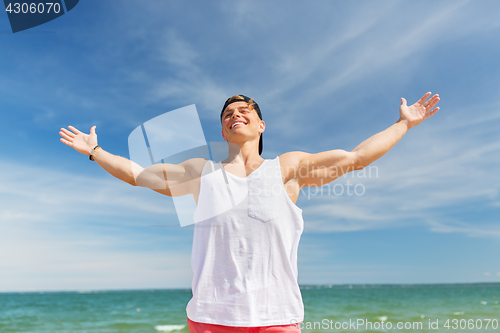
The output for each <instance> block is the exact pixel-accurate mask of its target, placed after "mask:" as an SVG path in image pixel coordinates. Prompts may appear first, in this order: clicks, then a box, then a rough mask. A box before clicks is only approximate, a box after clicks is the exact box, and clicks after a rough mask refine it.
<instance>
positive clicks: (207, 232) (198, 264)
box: [187, 157, 304, 327]
mask: <svg viewBox="0 0 500 333" xmlns="http://www.w3.org/2000/svg"><path fill="white" fill-rule="evenodd" d="M194 220H195V222H196V223H195V226H194V237H193V250H192V255H191V264H192V267H193V271H194V276H193V283H192V291H193V298H192V299H191V300H190V301H189V303H188V305H187V315H188V318H189V319H191V320H192V321H196V322H201V323H209V324H217V325H225V326H244V327H256V326H272V325H286V324H290V323H297V322H301V321H303V320H304V305H303V303H302V296H301V293H300V289H299V285H298V282H297V276H298V272H297V249H298V245H299V240H300V235H301V234H302V230H303V228H304V220H303V218H302V210H301V209H300V208H298V207H297V206H296V205H295V204H294V203H293V202H292V201H291V200H290V198H289V197H288V195H287V193H286V191H285V188H284V186H283V181H282V177H281V169H280V164H279V157H277V158H275V159H274V160H265V161H264V162H263V163H262V164H261V166H260V167H259V168H257V169H256V170H254V171H253V172H252V173H251V174H250V175H249V176H248V177H246V178H241V177H237V176H235V175H233V174H231V173H229V172H227V171H225V170H224V168H223V167H222V164H221V163H214V162H212V161H208V162H207V163H206V164H205V166H204V168H203V172H202V177H201V184H200V195H199V199H198V207H197V208H196V211H195V213H194Z"/></svg>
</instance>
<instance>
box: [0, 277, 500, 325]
mask: <svg viewBox="0 0 500 333" xmlns="http://www.w3.org/2000/svg"><path fill="white" fill-rule="evenodd" d="M301 291H302V296H303V299H304V304H305V309H306V316H305V320H304V322H303V323H302V327H303V328H302V332H305V333H309V332H311V333H312V332H399V331H402V332H499V333H500V323H499V322H500V304H499V301H500V284H460V285H453V284H449V285H353V286H346V285H342V286H336V285H333V286H331V285H330V286H302V287H301ZM190 298H191V291H190V290H140V291H92V292H45V293H38V292H33V293H0V332H2V333H3V332H5V333H10V332H47V333H48V332H51V333H52V332H54V333H55V332H61V333H62V332H68V333H69V332H71V333H73V332H80V333H83V332H93V333H117V332H152V333H153V332H156V333H158V332H175V333H181V332H188V329H187V324H186V311H185V308H186V305H187V302H188V301H189V299H190ZM447 323H448V327H446V324H447ZM398 324H399V326H398ZM389 325H390V326H391V327H388V326H389ZM487 325H488V327H487Z"/></svg>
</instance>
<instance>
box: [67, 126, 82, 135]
mask: <svg viewBox="0 0 500 333" xmlns="http://www.w3.org/2000/svg"><path fill="white" fill-rule="evenodd" d="M68 128H69V129H70V130H72V131H73V132H75V133H76V134H80V133H82V132H80V131H79V130H78V129H77V128H75V127H73V126H71V125H70V126H68Z"/></svg>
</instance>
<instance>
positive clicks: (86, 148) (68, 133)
mask: <svg viewBox="0 0 500 333" xmlns="http://www.w3.org/2000/svg"><path fill="white" fill-rule="evenodd" d="M59 135H60V136H62V138H61V142H62V143H64V144H65V145H68V146H70V147H73V148H75V150H76V151H77V152H79V153H82V154H85V155H87V156H88V155H90V151H91V150H92V149H93V148H94V147H95V146H97V134H95V126H92V128H91V129H90V134H85V133H83V132H80V131H79V130H78V129H77V128H75V127H73V126H68V129H65V128H61V131H60V132H59Z"/></svg>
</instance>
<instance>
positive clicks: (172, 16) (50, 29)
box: [0, 0, 500, 291]
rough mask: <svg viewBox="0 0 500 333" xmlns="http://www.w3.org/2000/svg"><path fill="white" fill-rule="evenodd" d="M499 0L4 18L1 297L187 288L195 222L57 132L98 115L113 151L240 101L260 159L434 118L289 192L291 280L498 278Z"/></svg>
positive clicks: (144, 8)
mask: <svg viewBox="0 0 500 333" xmlns="http://www.w3.org/2000/svg"><path fill="white" fill-rule="evenodd" d="M499 12H500V3H498V2H497V1H418V2H408V1H407V2H403V1H356V2H347V1H318V2H290V1H272V2H267V1H238V2H236V3H235V2H232V1H219V0H218V1H210V2H197V3H194V2H191V3H189V2H185V1H182V2H181V1H170V0H168V1H127V0H123V1H119V2H116V1H110V0H104V1H80V3H79V4H78V6H77V7H75V8H74V9H73V10H72V11H71V12H69V13H68V14H66V15H63V16H62V17H60V18H58V19H56V20H54V21H52V22H49V23H46V24H44V25H42V26H39V27H36V28H33V29H30V30H27V31H25V32H20V33H16V34H12V33H11V30H10V26H9V23H8V19H7V15H6V14H5V15H3V16H2V15H0V32H1V33H0V43H1V48H2V52H1V60H2V61H1V62H0V72H1V75H0V110H1V111H0V112H1V116H2V121H1V122H0V139H1V141H2V142H3V144H2V149H1V151H2V154H1V156H0V169H1V170H2V172H1V173H0V291H27V290H81V289H127V288H170V287H189V286H190V279H191V267H190V249H191V241H192V229H191V228H180V227H178V222H177V220H176V214H175V210H174V207H173V204H172V201H171V199H170V198H167V197H164V196H161V195H159V194H157V193H155V192H152V191H150V190H147V189H143V188H135V187H132V186H130V185H128V184H125V183H122V182H120V181H119V180H116V179H115V178H113V177H112V176H110V175H108V174H107V173H106V172H104V171H103V170H102V169H100V168H99V167H98V166H97V164H95V163H92V162H90V161H89V160H88V158H87V157H86V156H83V155H80V154H78V153H77V152H75V151H74V150H72V149H71V148H69V147H67V146H65V145H63V144H62V143H60V142H59V135H58V132H59V129H60V128H61V127H67V126H68V125H73V126H75V127H77V128H79V129H81V130H83V131H87V132H88V130H89V128H90V127H91V126H92V125H97V134H98V139H99V144H100V145H101V146H102V147H104V149H106V150H107V151H109V152H111V153H114V154H117V155H121V156H126V157H128V146H127V144H128V142H127V138H128V135H129V134H130V132H131V131H132V130H133V129H134V128H136V127H137V126H139V125H140V124H141V123H143V122H145V121H147V120H149V119H151V118H154V117H156V116H158V115H161V114H163V113H165V112H167V111H170V110H174V109H177V108H180V107H184V106H186V105H190V104H196V107H197V109H198V113H199V115H200V118H201V123H202V127H203V130H204V133H205V136H206V139H207V140H208V141H221V137H220V122H219V112H220V108H221V107H222V105H223V103H224V101H225V99H226V98H227V97H229V96H231V95H234V94H240V93H242V94H245V95H248V96H252V97H254V98H255V100H256V101H257V102H258V103H259V105H260V107H261V110H262V112H263V117H264V120H265V121H266V125H267V127H266V132H265V136H264V137H265V145H264V153H263V156H264V157H265V158H274V157H275V156H277V155H279V154H282V153H284V152H287V151H292V150H301V151H307V152H311V153H315V152H320V151H325V150H331V149H337V148H341V149H346V150H352V149H353V148H354V147H356V146H357V145H358V144H359V143H360V142H362V141H363V140H365V139H367V138H368V137H370V136H371V135H373V134H375V133H377V132H380V131H382V130H384V129H385V128H387V127H389V126H390V125H392V124H393V123H394V122H395V121H396V120H397V119H398V117H399V114H398V107H399V104H400V97H405V98H406V99H407V100H408V102H410V103H413V102H415V101H416V100H417V99H418V98H419V97H420V96H421V95H423V94H424V93H425V92H427V91H432V92H433V93H439V94H440V96H441V102H440V103H439V104H440V107H441V110H440V111H439V112H438V113H437V114H436V115H434V116H433V117H431V118H429V119H428V120H426V121H425V122H424V123H423V124H421V125H420V126H418V127H416V128H413V129H411V130H410V131H409V132H408V133H407V134H406V136H405V137H404V138H403V139H402V140H401V141H400V142H399V143H398V144H397V146H396V147H395V148H394V149H393V150H391V151H390V152H389V153H388V154H387V155H385V156H384V157H383V158H382V159H380V160H379V161H377V162H376V163H375V164H374V167H376V171H377V172H376V173H375V172H374V173H372V174H371V175H367V174H364V175H363V174H359V173H358V174H348V175H347V176H346V177H343V178H341V179H339V180H337V181H336V182H335V183H332V185H335V184H339V186H347V182H350V183H349V184H362V186H363V188H364V189H365V191H364V194H363V195H351V196H349V195H347V194H346V193H344V194H342V195H334V194H330V195H327V194H326V192H325V193H324V194H323V195H311V193H309V194H310V195H309V196H308V193H307V192H304V193H302V195H301V197H300V198H299V201H298V202H297V204H298V206H299V207H301V208H302V209H303V211H304V219H305V231H304V234H303V236H302V240H301V245H300V248H299V282H300V283H301V284H312V283H322V284H323V283H326V284H330V283H331V284H351V283H352V284H354V283H455V282H500V261H499V260H498V259H499V254H500V221H499V216H500V214H499V213H500V197H499V184H500V175H499V174H498V172H497V171H498V165H499V164H500V154H499V152H500V130H499V129H500V80H499V79H498V78H499V77H500V66H498V59H500V46H499V44H498V40H500V21H498V13H499Z"/></svg>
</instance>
